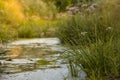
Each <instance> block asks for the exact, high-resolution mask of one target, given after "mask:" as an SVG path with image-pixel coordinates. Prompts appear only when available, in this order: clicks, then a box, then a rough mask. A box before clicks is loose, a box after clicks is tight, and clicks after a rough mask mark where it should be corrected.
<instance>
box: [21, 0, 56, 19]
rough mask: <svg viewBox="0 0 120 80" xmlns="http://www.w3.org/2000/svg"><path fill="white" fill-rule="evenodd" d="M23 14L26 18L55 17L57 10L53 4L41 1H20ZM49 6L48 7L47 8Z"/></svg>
mask: <svg viewBox="0 0 120 80" xmlns="http://www.w3.org/2000/svg"><path fill="white" fill-rule="evenodd" d="M21 2H22V4H23V7H24V12H25V14H26V15H27V16H32V15H37V16H38V15H39V16H41V17H43V16H53V17H54V16H55V14H56V12H57V10H56V7H55V5H54V3H53V2H48V3H46V2H44V1H42V0H36V1H34V0H21ZM48 6H49V7H48Z"/></svg>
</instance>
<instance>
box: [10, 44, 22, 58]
mask: <svg viewBox="0 0 120 80" xmlns="http://www.w3.org/2000/svg"><path fill="white" fill-rule="evenodd" d="M21 53H22V48H21V47H19V46H17V47H15V48H12V49H11V51H10V55H9V58H10V59H13V58H17V57H19V56H20V54H21Z"/></svg>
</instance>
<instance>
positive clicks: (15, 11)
mask: <svg viewBox="0 0 120 80" xmlns="http://www.w3.org/2000/svg"><path fill="white" fill-rule="evenodd" d="M3 3H4V9H5V11H7V13H8V15H9V17H10V18H11V19H13V20H18V21H22V20H23V19H24V18H25V16H24V13H23V9H22V6H21V3H20V2H19V0H4V1H3Z"/></svg>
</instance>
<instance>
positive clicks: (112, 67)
mask: <svg viewBox="0 0 120 80" xmlns="http://www.w3.org/2000/svg"><path fill="white" fill-rule="evenodd" d="M111 2H114V4H113V3H111ZM118 2H119V1H118V0H115V1H114V0H112V1H110V2H109V1H108V0H106V1H105V3H104V4H103V5H101V6H99V5H100V4H101V3H99V5H98V6H99V7H98V8H96V9H97V10H95V11H94V12H92V13H85V14H81V15H80V14H77V15H74V16H73V15H72V17H70V18H68V19H67V20H65V21H63V22H61V23H60V24H59V26H60V28H59V29H58V30H59V32H58V37H59V38H60V39H61V40H62V41H63V42H64V43H65V44H67V45H68V46H69V47H70V50H68V51H67V52H65V54H64V57H65V58H67V59H68V62H69V64H70V71H71V74H72V76H79V75H78V73H79V72H80V70H81V69H82V70H83V71H85V73H86V74H87V79H88V80H109V79H110V78H111V77H112V79H117V78H118V77H119V76H120V63H119V60H120V59H119V57H120V53H119V49H120V47H119V45H120V42H119V39H120V35H119V34H120V31H118V29H119V25H120V23H119V19H118V18H115V17H116V10H118V7H119V6H118ZM106 4H108V6H107V5H106ZM115 4H116V5H115ZM103 6H104V7H103ZM118 12H119V11H118ZM118 17H119V16H118ZM116 19H117V20H116ZM118 80H119V78H118Z"/></svg>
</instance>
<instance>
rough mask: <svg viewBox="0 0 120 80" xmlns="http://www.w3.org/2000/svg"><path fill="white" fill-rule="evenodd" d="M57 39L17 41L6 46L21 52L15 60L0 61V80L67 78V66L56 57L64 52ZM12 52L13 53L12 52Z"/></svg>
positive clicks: (55, 79)
mask: <svg viewBox="0 0 120 80" xmlns="http://www.w3.org/2000/svg"><path fill="white" fill-rule="evenodd" d="M59 44H60V40H59V39H58V38H42V39H30V40H19V41H15V42H12V43H9V44H8V46H7V47H8V48H9V49H14V48H15V47H16V46H17V47H18V46H19V47H20V48H22V51H21V53H20V55H19V57H17V58H16V59H12V60H10V61H6V60H0V62H1V63H2V65H1V66H0V67H1V68H0V69H1V70H0V71H1V76H0V80H63V79H64V78H65V77H67V74H68V69H67V66H66V65H67V64H62V61H63V60H61V59H59V58H58V57H59V56H60V53H61V52H62V51H64V49H65V48H64V47H61V46H60V45H59ZM13 52H14V51H13Z"/></svg>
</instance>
